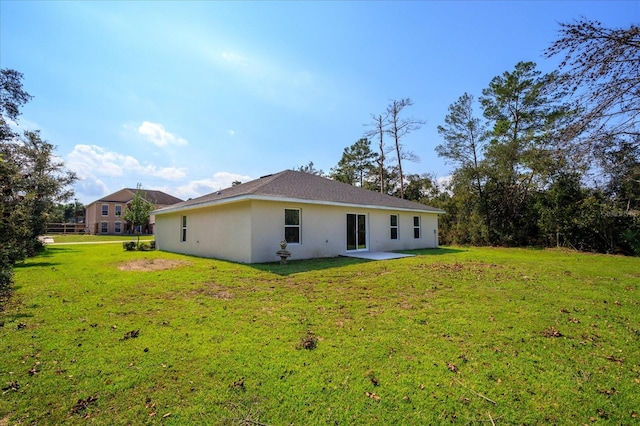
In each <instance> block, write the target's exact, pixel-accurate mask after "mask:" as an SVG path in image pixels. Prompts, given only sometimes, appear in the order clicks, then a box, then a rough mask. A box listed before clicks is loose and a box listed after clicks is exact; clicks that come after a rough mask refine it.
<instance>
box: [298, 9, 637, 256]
mask: <svg viewBox="0 0 640 426" xmlns="http://www.w3.org/2000/svg"><path fill="white" fill-rule="evenodd" d="M544 55H545V57H547V58H550V57H554V56H560V57H561V59H562V61H561V64H560V66H559V69H558V70H556V71H554V72H551V73H547V74H545V73H542V72H541V71H540V70H538V68H537V64H536V63H534V62H524V61H523V62H519V63H517V64H516V65H515V67H514V69H513V70H510V71H505V72H504V73H502V74H501V75H498V76H496V77H494V78H493V79H492V80H491V81H490V82H489V84H488V86H487V87H486V88H485V89H483V90H482V92H481V93H480V96H479V97H477V98H476V96H474V95H473V94H469V93H464V94H462V95H461V96H460V97H459V98H458V99H457V100H456V101H455V102H453V103H452V104H451V105H450V106H449V109H448V114H447V115H446V117H445V118H444V122H443V123H442V124H441V125H439V126H438V133H439V135H440V137H441V138H442V143H440V144H439V145H438V146H437V147H436V153H437V155H438V156H440V157H442V158H443V159H445V161H446V162H447V163H448V164H450V165H452V166H453V168H454V169H453V172H452V174H451V176H450V180H449V181H448V182H447V183H445V184H441V183H438V182H437V180H436V179H435V176H434V175H433V174H429V173H425V174H421V175H416V174H409V175H407V174H406V173H404V170H403V162H404V161H417V160H418V158H417V157H416V156H415V155H414V154H413V153H412V152H411V151H410V150H408V149H407V147H406V146H404V144H403V139H404V136H406V135H407V134H408V133H410V132H412V131H415V130H417V129H419V128H420V127H421V126H422V125H423V124H424V121H421V120H417V119H412V118H404V117H403V116H402V114H403V113H404V111H405V109H406V107H409V106H411V105H412V101H411V99H409V98H407V99H401V100H393V101H391V103H390V104H389V106H388V107H387V108H386V109H385V111H384V112H383V113H382V114H372V116H371V118H372V121H371V122H370V123H369V125H368V127H369V131H367V132H366V133H365V134H364V135H363V137H362V138H360V139H358V140H357V141H356V142H355V143H354V144H353V145H351V146H349V147H347V148H345V149H344V151H343V154H342V157H341V159H340V161H339V162H338V164H337V165H336V166H335V167H333V168H331V170H330V171H329V173H327V174H326V176H327V177H329V178H331V179H334V180H338V181H341V182H346V183H348V184H351V185H357V186H360V187H362V188H365V189H370V190H374V191H380V192H383V193H386V194H389V195H394V196H398V197H401V198H406V199H409V200H413V201H417V202H421V203H425V204H429V205H432V206H434V207H439V208H442V209H443V210H445V211H446V212H447V214H446V215H443V216H441V219H440V226H441V229H440V235H441V241H442V242H443V243H450V244H473V245H505V246H527V245H537V246H565V247H572V248H575V249H579V250H586V251H597V252H605V253H625V254H635V255H640V126H639V122H638V117H639V115H640V27H638V26H636V25H631V26H630V27H629V28H622V29H609V28H605V27H603V26H602V24H601V23H599V22H597V21H589V20H586V19H584V18H583V19H581V20H578V21H576V22H573V23H569V24H566V23H563V24H560V37H559V38H558V39H557V40H556V41H555V42H553V43H552V44H551V46H550V47H549V48H548V49H547V50H546V51H545V53H544ZM476 111H478V112H476ZM372 145H373V147H374V148H372ZM300 170H302V171H307V172H311V173H321V174H324V173H323V172H322V171H318V170H315V168H314V167H313V163H310V164H309V166H303V167H301V168H300Z"/></svg>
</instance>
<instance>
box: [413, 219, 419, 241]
mask: <svg viewBox="0 0 640 426" xmlns="http://www.w3.org/2000/svg"><path fill="white" fill-rule="evenodd" d="M413 238H420V216H414V217H413Z"/></svg>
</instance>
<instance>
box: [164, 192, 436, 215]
mask: <svg viewBox="0 0 640 426" xmlns="http://www.w3.org/2000/svg"><path fill="white" fill-rule="evenodd" d="M250 200H256V201H277V202H283V203H301V204H314V205H323V206H340V207H352V208H363V209H377V210H393V211H408V212H420V213H435V214H446V212H445V211H444V210H440V209H435V208H428V206H425V207H427V208H424V209H420V208H416V209H411V208H408V207H394V206H381V205H376V204H356V203H344V202H339V201H322V200H313V199H305V198H289V197H275V196H269V195H255V194H245V195H239V196H237V197H229V198H222V199H218V200H210V201H203V202H201V203H194V204H191V205H188V206H179V207H173V206H170V207H165V208H162V209H158V210H154V211H153V212H152V213H153V214H155V215H156V216H157V215H159V214H167V213H177V212H181V211H189V210H196V209H203V208H207V207H214V206H221V205H225V204H233V203H239V202H242V201H250Z"/></svg>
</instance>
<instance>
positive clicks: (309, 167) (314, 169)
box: [294, 161, 324, 176]
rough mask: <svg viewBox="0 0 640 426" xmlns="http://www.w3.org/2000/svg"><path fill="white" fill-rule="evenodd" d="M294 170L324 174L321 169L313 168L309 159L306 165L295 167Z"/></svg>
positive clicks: (311, 173)
mask: <svg viewBox="0 0 640 426" xmlns="http://www.w3.org/2000/svg"><path fill="white" fill-rule="evenodd" d="M294 170H297V171H299V172H302V173H308V174H310V175H318V176H324V172H323V171H322V170H318V169H316V168H315V166H314V165H313V161H309V164H307V165H306V166H299V167H296V168H295V169H294Z"/></svg>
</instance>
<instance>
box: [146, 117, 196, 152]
mask: <svg viewBox="0 0 640 426" xmlns="http://www.w3.org/2000/svg"><path fill="white" fill-rule="evenodd" d="M138 133H140V134H141V135H142V136H144V137H145V138H146V139H147V140H148V141H149V142H151V143H152V144H154V145H156V146H160V147H164V146H167V145H187V144H188V143H189V142H187V140H186V139H183V138H181V137H178V136H175V135H173V134H171V133H169V132H167V131H166V130H165V128H164V126H163V125H162V124H158V123H152V122H150V121H143V122H142V124H141V125H140V127H138Z"/></svg>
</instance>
